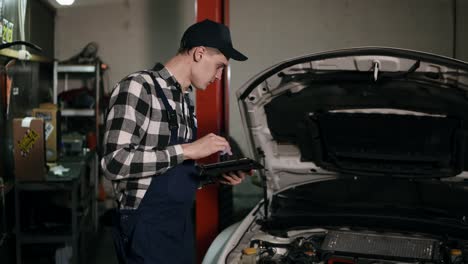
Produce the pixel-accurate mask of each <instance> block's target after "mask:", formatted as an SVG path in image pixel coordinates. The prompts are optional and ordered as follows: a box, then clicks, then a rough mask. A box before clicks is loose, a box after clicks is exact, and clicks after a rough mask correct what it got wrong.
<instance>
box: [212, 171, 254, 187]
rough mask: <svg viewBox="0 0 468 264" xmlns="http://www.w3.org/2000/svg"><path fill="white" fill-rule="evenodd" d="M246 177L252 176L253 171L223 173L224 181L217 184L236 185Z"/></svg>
mask: <svg viewBox="0 0 468 264" xmlns="http://www.w3.org/2000/svg"><path fill="white" fill-rule="evenodd" d="M247 175H250V176H252V175H253V170H251V171H250V172H245V171H237V172H230V173H223V178H224V180H220V181H219V182H220V183H222V184H226V185H237V184H239V183H241V182H242V181H243V180H244V179H245V176H247Z"/></svg>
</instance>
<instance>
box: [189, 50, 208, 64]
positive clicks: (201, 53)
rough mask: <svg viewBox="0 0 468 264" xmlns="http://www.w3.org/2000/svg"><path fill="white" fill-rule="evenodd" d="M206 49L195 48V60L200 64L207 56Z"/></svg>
mask: <svg viewBox="0 0 468 264" xmlns="http://www.w3.org/2000/svg"><path fill="white" fill-rule="evenodd" d="M205 52H206V48H205V47H203V46H200V47H195V48H193V54H192V56H193V60H194V61H195V62H199V61H200V60H201V59H202V57H203V56H204V55H205Z"/></svg>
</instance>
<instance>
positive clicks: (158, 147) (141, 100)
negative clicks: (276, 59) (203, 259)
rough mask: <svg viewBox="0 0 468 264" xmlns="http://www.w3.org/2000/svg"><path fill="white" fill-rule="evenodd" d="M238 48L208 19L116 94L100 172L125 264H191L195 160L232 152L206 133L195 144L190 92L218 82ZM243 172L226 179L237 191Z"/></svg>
mask: <svg viewBox="0 0 468 264" xmlns="http://www.w3.org/2000/svg"><path fill="white" fill-rule="evenodd" d="M229 59H234V60H238V61H245V60H247V57H246V56H244V55H243V54H242V53H240V52H239V51H237V50H236V49H234V48H233V46H232V42H231V36H230V31H229V29H228V28H227V27H226V26H225V25H223V24H219V23H216V22H213V21H211V20H204V21H202V22H199V23H196V24H194V25H192V26H190V27H189V28H188V29H187V30H186V31H185V33H184V35H183V36H182V39H181V42H180V48H179V51H178V53H177V54H176V55H175V56H174V57H172V58H171V59H170V60H169V61H168V62H167V63H165V65H163V64H160V63H158V64H156V66H155V67H154V68H153V69H152V70H148V71H140V72H136V73H133V74H131V75H129V76H127V77H126V78H124V79H123V80H121V81H120V82H119V83H118V84H117V85H116V86H115V88H114V90H113V92H112V95H111V98H110V103H109V111H108V115H107V121H106V130H105V135H104V153H103V154H104V155H103V158H102V160H101V166H102V169H103V171H104V175H105V176H106V178H107V179H109V180H111V181H112V182H113V187H114V191H115V195H116V200H117V203H118V210H116V214H115V217H114V220H115V221H114V228H113V236H114V244H115V246H116V250H117V256H118V259H119V262H120V263H194V256H195V252H194V248H195V246H194V239H193V237H194V232H193V227H192V225H193V223H192V221H193V218H192V208H193V204H194V198H195V191H196V190H197V188H198V186H199V179H198V174H197V170H196V168H195V161H194V160H197V159H200V158H204V157H207V156H210V155H212V154H214V153H219V152H227V153H229V154H232V153H230V152H231V147H230V145H229V143H228V141H227V140H226V139H225V138H223V137H221V136H218V135H215V134H209V135H206V136H204V137H202V138H200V139H198V140H195V137H196V134H197V122H196V117H195V115H194V106H193V102H191V100H190V98H189V96H188V93H189V92H190V91H192V86H193V87H195V88H197V89H202V90H204V89H206V87H207V86H208V85H209V84H211V83H213V82H214V81H216V80H219V79H221V77H222V72H223V69H224V68H225V67H226V66H227V63H228V60H229ZM245 176H246V173H245V172H240V171H238V172H231V173H227V174H224V175H223V177H224V178H223V179H224V180H222V181H221V182H222V183H224V184H229V185H236V184H239V183H241V182H242V180H243V179H244V178H245Z"/></svg>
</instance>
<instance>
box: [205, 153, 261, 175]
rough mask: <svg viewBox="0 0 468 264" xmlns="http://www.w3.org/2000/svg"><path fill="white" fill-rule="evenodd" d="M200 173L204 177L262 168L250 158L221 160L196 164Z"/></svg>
mask: <svg viewBox="0 0 468 264" xmlns="http://www.w3.org/2000/svg"><path fill="white" fill-rule="evenodd" d="M198 168H199V169H200V175H202V176H205V177H210V178H213V177H221V176H222V174H223V173H227V172H231V171H234V172H236V171H245V172H249V171H251V170H259V169H263V166H262V164H260V163H258V162H256V161H255V160H253V159H250V158H241V159H235V160H227V161H221V162H217V163H210V164H202V165H198Z"/></svg>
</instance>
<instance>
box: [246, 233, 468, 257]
mask: <svg viewBox="0 0 468 264" xmlns="http://www.w3.org/2000/svg"><path fill="white" fill-rule="evenodd" d="M239 263H243V264H251V263H262V264H276V263H284V264H287V263H299V264H309V263H310V264H312V263H321V264H379V263H382V264H393V263H399V264H404V263H444V264H463V263H468V242H466V241H459V240H441V239H436V238H432V237H425V236H419V235H407V234H394V233H380V232H371V231H365V232H363V231H351V230H324V229H319V230H318V229H315V230H309V231H302V232H301V231H290V232H288V235H287V236H285V237H278V236H272V235H269V234H265V233H263V234H257V235H255V236H253V237H252V239H251V240H250V245H249V247H247V248H244V249H243V250H242V256H241V261H240V262H239Z"/></svg>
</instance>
